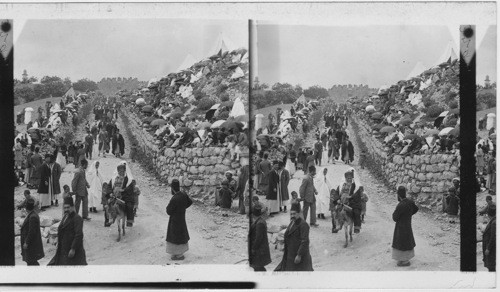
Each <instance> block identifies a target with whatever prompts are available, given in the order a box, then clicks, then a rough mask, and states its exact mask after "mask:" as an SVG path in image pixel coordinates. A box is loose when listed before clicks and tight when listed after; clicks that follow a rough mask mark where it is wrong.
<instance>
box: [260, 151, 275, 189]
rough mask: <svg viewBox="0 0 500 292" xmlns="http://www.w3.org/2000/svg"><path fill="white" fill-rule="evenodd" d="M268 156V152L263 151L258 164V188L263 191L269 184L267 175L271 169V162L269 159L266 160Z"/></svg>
mask: <svg viewBox="0 0 500 292" xmlns="http://www.w3.org/2000/svg"><path fill="white" fill-rule="evenodd" d="M268 157H269V154H268V153H264V159H263V160H262V161H261V162H260V164H259V171H260V173H261V179H260V185H259V189H260V191H262V192H264V193H265V192H267V187H268V185H269V177H268V175H269V172H270V171H271V169H272V165H271V162H269V160H267V159H268Z"/></svg>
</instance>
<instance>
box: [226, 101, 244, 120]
mask: <svg viewBox="0 0 500 292" xmlns="http://www.w3.org/2000/svg"><path fill="white" fill-rule="evenodd" d="M242 115H245V105H244V104H243V102H242V101H241V99H240V98H239V97H238V98H237V99H236V100H235V101H234V104H233V108H232V109H231V112H230V113H229V116H230V117H237V116H242Z"/></svg>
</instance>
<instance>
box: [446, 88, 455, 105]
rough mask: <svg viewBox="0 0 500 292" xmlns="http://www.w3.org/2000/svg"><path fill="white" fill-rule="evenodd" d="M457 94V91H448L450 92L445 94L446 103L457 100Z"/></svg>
mask: <svg viewBox="0 0 500 292" xmlns="http://www.w3.org/2000/svg"><path fill="white" fill-rule="evenodd" d="M457 95H458V94H457V93H456V92H453V91H450V92H448V93H446V94H445V95H444V100H445V102H446V103H450V102H452V101H454V100H455V98H456V97H457Z"/></svg>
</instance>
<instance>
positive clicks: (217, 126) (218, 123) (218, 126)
mask: <svg viewBox="0 0 500 292" xmlns="http://www.w3.org/2000/svg"><path fill="white" fill-rule="evenodd" d="M224 122H226V121H224V120H218V121H216V122H215V123H213V124H212V125H211V126H210V128H212V129H214V128H220V125H222V124H223V123H224Z"/></svg>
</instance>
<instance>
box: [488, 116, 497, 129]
mask: <svg viewBox="0 0 500 292" xmlns="http://www.w3.org/2000/svg"><path fill="white" fill-rule="evenodd" d="M486 116H487V119H486V130H488V131H489V130H490V129H491V128H494V127H495V124H496V120H497V116H496V115H495V114H494V113H489V114H487V115H486Z"/></svg>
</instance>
